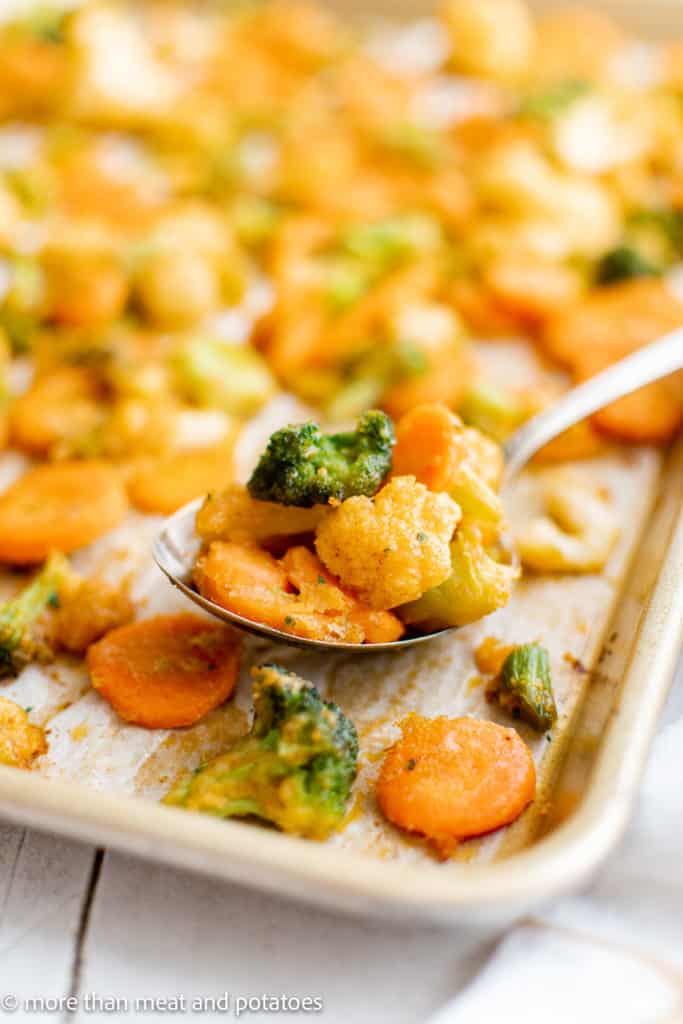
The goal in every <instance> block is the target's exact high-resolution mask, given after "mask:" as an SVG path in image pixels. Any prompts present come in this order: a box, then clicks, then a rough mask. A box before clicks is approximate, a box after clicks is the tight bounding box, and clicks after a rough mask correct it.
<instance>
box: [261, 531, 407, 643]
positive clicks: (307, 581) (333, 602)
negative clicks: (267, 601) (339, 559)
mask: <svg viewBox="0 0 683 1024" xmlns="http://www.w3.org/2000/svg"><path fill="white" fill-rule="evenodd" d="M281 565H282V567H283V569H284V570H285V572H286V573H287V578H288V579H289V581H290V583H292V584H293V585H294V586H295V587H296V589H297V590H298V591H299V594H300V595H301V596H302V597H304V598H305V599H306V600H307V601H310V602H311V604H313V605H314V606H315V607H316V608H319V610H320V611H323V612H335V611H338V612H342V613H343V614H345V615H346V616H347V618H348V619H349V621H350V622H351V623H352V624H353V625H355V626H358V627H359V628H360V629H361V630H362V631H363V634H364V637H365V642H366V643H369V644H378V643H387V642H388V641H391V640H398V639H399V638H400V637H401V636H403V633H404V632H405V626H404V625H403V623H402V622H401V620H400V619H399V618H398V616H396V615H394V614H393V613H392V612H387V611H375V610H374V609H373V608H370V607H368V605H366V604H364V603H363V602H362V601H360V600H359V599H358V598H357V597H356V596H355V595H354V594H351V593H349V591H348V590H345V589H344V588H343V587H341V586H340V584H339V580H338V579H337V578H336V576H333V575H332V574H331V573H330V572H328V570H327V569H326V568H325V566H324V565H323V563H322V562H321V561H320V559H319V558H318V556H317V555H316V554H314V553H313V552H312V551H310V550H309V549H308V548H306V547H303V546H302V545H299V546H297V547H293V548H289V550H288V551H286V552H285V554H284V556H283V558H282V561H281Z"/></svg>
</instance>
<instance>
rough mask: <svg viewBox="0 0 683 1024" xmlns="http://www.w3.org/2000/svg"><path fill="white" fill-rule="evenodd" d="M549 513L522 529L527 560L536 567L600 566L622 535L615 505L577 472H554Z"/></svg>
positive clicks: (582, 568)
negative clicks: (577, 474)
mask: <svg viewBox="0 0 683 1024" xmlns="http://www.w3.org/2000/svg"><path fill="white" fill-rule="evenodd" d="M543 497H544V503H545V511H546V514H545V515H542V516H537V517H536V518H534V519H531V520H530V521H529V522H528V523H526V524H525V525H524V526H522V527H521V528H520V529H519V532H518V535H517V543H518V548H519V553H520V557H521V559H522V563H523V565H525V566H526V567H527V568H529V569H534V570H536V572H577V573H582V572H599V571H600V570H601V569H602V568H604V566H605V563H606V562H607V559H608V558H609V556H610V554H611V552H612V549H613V548H614V545H615V543H616V541H617V538H618V537H619V525H618V522H617V515H616V512H615V510H614V508H613V506H612V505H610V504H609V502H608V501H606V500H605V499H604V498H603V497H601V495H600V494H597V493H596V492H595V490H594V489H593V488H591V487H590V486H589V485H587V484H586V483H585V482H584V481H582V480H581V479H579V478H578V477H576V476H574V475H573V474H571V472H566V471H562V470H560V471H558V472H557V473H553V474H552V475H550V476H549V478H548V480H547V482H546V485H545V488H544V494H543Z"/></svg>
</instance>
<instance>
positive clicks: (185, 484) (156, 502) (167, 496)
mask: <svg viewBox="0 0 683 1024" xmlns="http://www.w3.org/2000/svg"><path fill="white" fill-rule="evenodd" d="M234 475H235V469H234V464H233V459H232V444H230V445H228V444H222V445H216V446H214V447H212V448H201V449H199V450H197V451H188V452H177V453H176V454H174V455H165V456H161V458H159V459H155V460H154V461H153V462H151V463H147V464H146V465H145V466H143V467H142V468H140V469H139V470H138V471H137V472H136V473H135V474H134V475H133V477H132V478H131V479H130V480H129V482H128V494H129V496H130V500H131V502H132V503H133V505H135V507H136V508H138V509H140V511H141V512H147V513H148V514H149V515H159V516H169V515H171V514H172V513H173V512H176V511H177V510H178V509H179V508H182V506H183V505H187V503H188V502H190V501H193V500H194V498H201V497H202V496H203V495H205V494H208V492H209V491H212V490H222V489H223V488H224V487H227V485H228V484H229V483H230V482H231V480H232V479H233V478H234Z"/></svg>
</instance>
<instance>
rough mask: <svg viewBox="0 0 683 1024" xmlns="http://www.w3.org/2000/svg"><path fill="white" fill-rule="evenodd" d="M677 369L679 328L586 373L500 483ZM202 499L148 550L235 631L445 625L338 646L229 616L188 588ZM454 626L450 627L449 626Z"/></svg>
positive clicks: (273, 634)
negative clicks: (311, 633) (364, 631)
mask: <svg viewBox="0 0 683 1024" xmlns="http://www.w3.org/2000/svg"><path fill="white" fill-rule="evenodd" d="M681 369H683V329H681V330H677V331H673V332H672V333H671V334H667V335H666V336H665V337H663V338H661V339H660V340H659V341H656V342H654V343H653V344H652V345H648V346H646V347H645V348H641V349H639V350H638V351H637V352H636V353H635V354H634V355H631V356H628V357H627V358H626V359H622V360H621V361H620V362H618V363H615V364H614V365H613V366H610V367H609V368H608V369H607V370H604V371H603V372H602V373H599V374H598V375H597V376H596V377H592V378H591V379H590V380H588V381H586V383H585V384H580V385H579V386H578V387H576V388H573V389H572V390H571V391H568V392H567V393H566V394H565V395H563V396H562V398H560V399H559V401H557V402H555V403H554V404H553V405H552V406H550V407H549V408H548V409H545V410H544V411H543V412H541V413H539V414H538V415H537V416H534V417H533V419H530V420H528V421H527V422H526V423H525V424H524V426H523V427H521V428H520V429H519V430H517V431H516V432H515V433H514V434H513V435H512V437H511V438H510V439H509V440H508V442H507V443H506V444H505V446H504V453H505V470H504V474H503V487H505V486H507V485H508V484H509V483H510V481H511V480H512V479H513V478H514V477H515V476H517V474H518V473H519V472H520V470H522V469H523V468H524V466H525V465H526V464H527V463H528V462H529V460H530V459H531V458H532V457H533V456H534V455H535V454H536V452H537V451H539V449H540V448H542V447H543V446H544V445H546V444H547V443H548V442H549V441H552V440H553V438H555V437H557V436H558V435H559V434H562V433H563V432H564V431H565V430H568V429H569V427H572V426H574V424H576V423H579V422H580V421H581V420H583V419H585V418H586V417H587V416H590V415H591V414H592V413H594V412H597V411H598V410H599V409H602V408H603V407H604V406H606V405H609V404H610V403H611V402H614V401H615V400H616V399H617V398H623V396H624V395H628V394H630V393H631V392H632V391H637V390H638V388H641V387H643V386H644V385H645V384H650V383H652V381H655V380H659V379H660V378H662V377H667V376H668V375H669V374H671V373H674V372H675V371H676V370H681ZM202 501H203V499H202V498H198V499H197V500H196V501H192V502H190V504H189V505H185V506H184V508H181V509H180V510H179V511H178V512H176V513H175V514H174V515H172V516H171V517H170V518H169V519H167V520H166V522H165V523H164V526H163V529H162V530H161V532H160V533H159V535H158V537H157V538H156V540H155V542H154V546H153V549H152V553H153V555H154V559H155V561H156V563H157V565H158V566H159V568H160V569H161V570H162V572H164V573H165V574H166V576H168V578H169V580H170V581H171V583H172V584H173V585H174V586H175V587H178V589H179V590H181V591H182V592H183V594H185V596H186V597H189V599H190V600H191V601H194V603H195V604H198V605H199V606H200V607H201V608H204V609H205V611H207V612H210V613H211V614H212V615H215V616H216V617H217V618H219V619H223V620H224V621H225V622H229V623H230V624H231V625H233V626H237V627H238V628H239V629H242V630H245V631H246V632H248V633H254V634H256V635H257V636H262V637H266V638H267V639H269V640H273V641H277V642H278V643H284V644H290V645H293V646H294V647H311V648H317V649H319V650H325V651H346V652H349V651H359V652H363V653H366V654H367V653H373V654H375V653H377V652H378V651H398V650H402V649H403V648H405V647H411V646H413V645H414V644H422V643H425V642H426V641H427V640H431V639H432V638H433V637H435V636H440V635H441V634H442V633H449V632H450V631H451V630H450V629H441V630H438V631H437V632H435V633H426V634H419V635H415V636H409V637H406V638H405V639H402V640H393V641H391V642H389V643H380V644H344V643H334V642H330V641H327V640H308V639H305V638H303V637H297V636H292V635H291V634H290V633H283V632H282V631H281V630H279V629H273V628H271V627H270V626H265V625H263V624H261V623H259V622H253V621H251V620H250V619H245V618H243V617H242V616H241V615H235V614H234V612H230V611H228V610H227V608H222V607H221V606H220V605H218V604H214V602H213V601H208V600H207V599H206V598H205V597H202V595H201V594H199V593H197V591H196V590H194V588H193V587H192V583H191V580H192V569H193V566H194V563H195V560H196V558H197V554H198V552H199V547H200V541H199V539H198V538H197V536H196V534H195V529H194V528H195V515H196V512H197V510H198V508H199V507H200V505H201V504H202ZM451 628H455V627H451Z"/></svg>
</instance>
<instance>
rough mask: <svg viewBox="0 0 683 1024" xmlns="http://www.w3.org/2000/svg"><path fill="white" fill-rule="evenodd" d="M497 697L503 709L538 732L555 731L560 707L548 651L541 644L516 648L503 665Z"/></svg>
mask: <svg viewBox="0 0 683 1024" xmlns="http://www.w3.org/2000/svg"><path fill="white" fill-rule="evenodd" d="M496 696H497V699H498V703H499V704H500V706H501V707H502V708H504V709H505V710H507V711H509V712H511V713H512V714H514V715H516V716H517V717H519V718H521V719H522V720H523V721H525V722H527V723H528V724H529V725H530V726H531V727H532V728H533V729H536V730H537V731H538V732H544V731H545V730H546V729H550V728H552V725H553V723H554V722H555V720H556V719H557V707H556V704H555V695H554V693H553V684H552V675H551V671H550V658H549V656H548V652H547V650H546V649H545V647H541V646H540V644H521V645H520V646H519V647H516V648H515V649H514V651H512V652H511V653H510V654H509V655H508V656H507V658H506V659H505V661H504V662H503V667H502V669H501V673H500V679H499V681H498V688H497V692H496Z"/></svg>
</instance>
